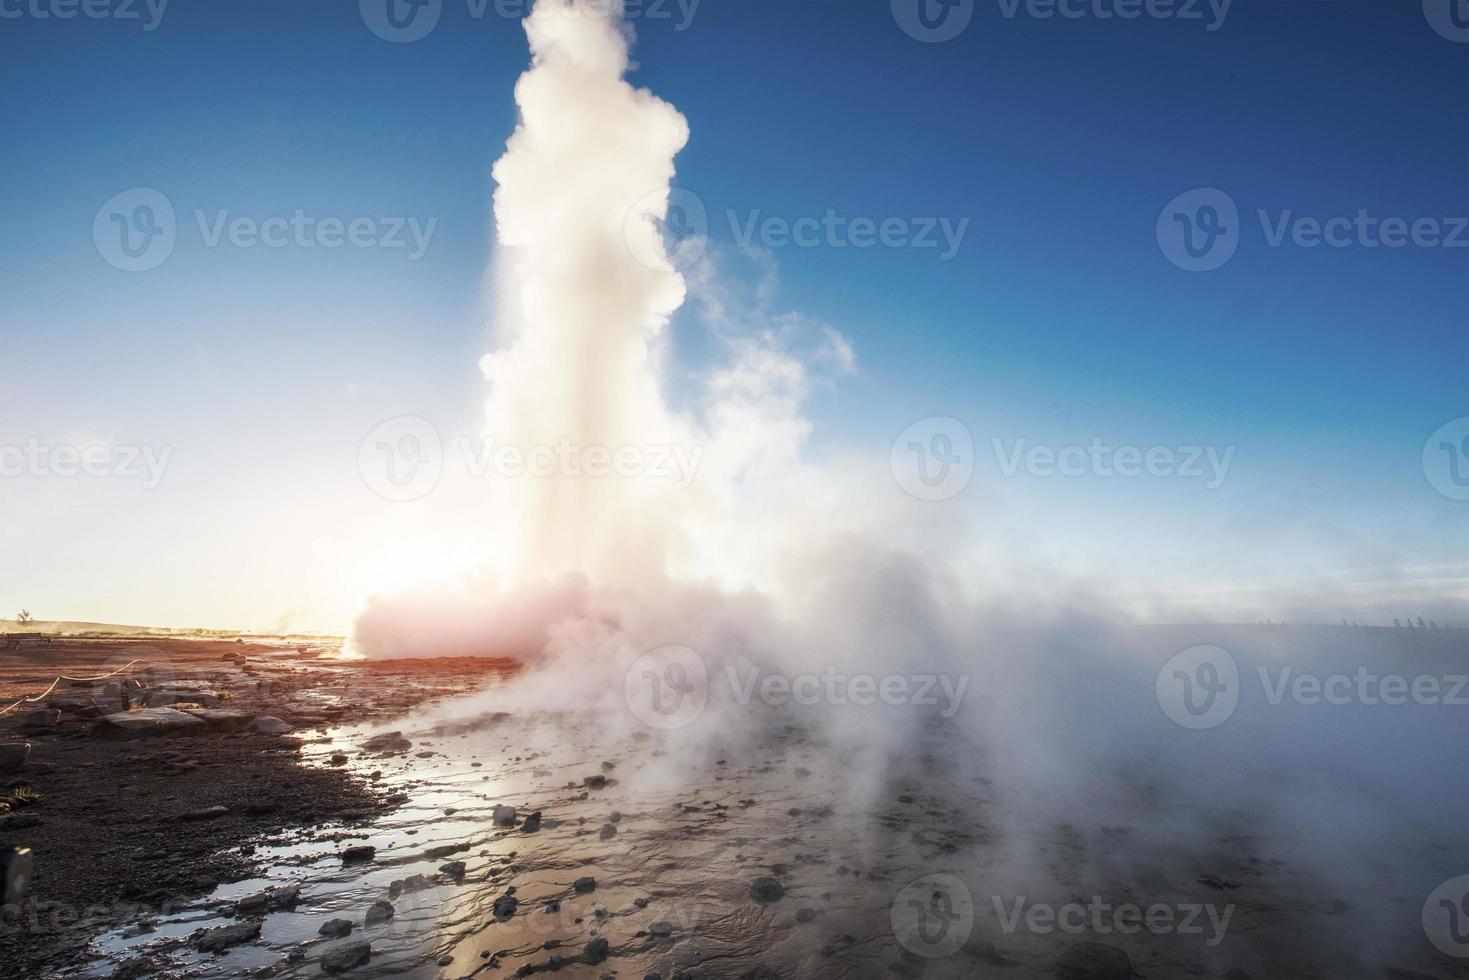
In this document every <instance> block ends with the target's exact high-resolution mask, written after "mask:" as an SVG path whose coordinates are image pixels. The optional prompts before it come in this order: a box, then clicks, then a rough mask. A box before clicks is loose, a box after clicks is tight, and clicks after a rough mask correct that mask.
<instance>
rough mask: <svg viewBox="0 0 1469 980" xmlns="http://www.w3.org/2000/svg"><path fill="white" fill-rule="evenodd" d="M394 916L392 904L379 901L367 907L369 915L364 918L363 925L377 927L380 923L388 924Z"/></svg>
mask: <svg viewBox="0 0 1469 980" xmlns="http://www.w3.org/2000/svg"><path fill="white" fill-rule="evenodd" d="M393 915H394V910H393V905H392V903H391V902H387V901H383V900H381V899H379V900H378V901H376V902H373V903H372V904H371V905H369V906H368V907H367V915H365V916H363V918H362V923H363V925H369V926H370V925H376V924H377V923H379V922H387V921H388V920H389V919H391V918H392V917H393Z"/></svg>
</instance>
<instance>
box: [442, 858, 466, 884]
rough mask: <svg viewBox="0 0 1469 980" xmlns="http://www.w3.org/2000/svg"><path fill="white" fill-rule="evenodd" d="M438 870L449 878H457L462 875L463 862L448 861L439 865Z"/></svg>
mask: <svg viewBox="0 0 1469 980" xmlns="http://www.w3.org/2000/svg"><path fill="white" fill-rule="evenodd" d="M439 870H440V871H442V872H443V873H444V874H446V875H448V876H449V877H450V878H454V879H456V880H457V879H459V878H463V877H464V862H463V861H450V862H449V863H448V864H441V865H439Z"/></svg>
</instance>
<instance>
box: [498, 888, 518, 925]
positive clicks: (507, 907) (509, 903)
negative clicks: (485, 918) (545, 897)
mask: <svg viewBox="0 0 1469 980" xmlns="http://www.w3.org/2000/svg"><path fill="white" fill-rule="evenodd" d="M519 907H520V901H519V900H518V899H517V898H516V897H515V896H514V895H512V894H510V892H508V891H507V892H506V893H505V894H503V895H501V896H500V897H499V898H497V899H495V917H496V918H499V919H508V918H510V917H511V916H512V915H514V914H515V910H516V909H517V908H519Z"/></svg>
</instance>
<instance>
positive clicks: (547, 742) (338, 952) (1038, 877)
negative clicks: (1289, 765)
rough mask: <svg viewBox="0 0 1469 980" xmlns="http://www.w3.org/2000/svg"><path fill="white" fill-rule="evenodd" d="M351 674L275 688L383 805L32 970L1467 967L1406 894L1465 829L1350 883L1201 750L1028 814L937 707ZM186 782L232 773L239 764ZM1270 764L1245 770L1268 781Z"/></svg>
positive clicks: (349, 776) (320, 820)
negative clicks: (837, 719)
mask: <svg viewBox="0 0 1469 980" xmlns="http://www.w3.org/2000/svg"><path fill="white" fill-rule="evenodd" d="M292 669H296V667H295V666H294V665H293V667H292ZM339 669H340V670H342V671H343V673H340V674H338V673H331V672H333V671H337V670H339ZM353 669H354V668H352V667H350V666H348V667H344V668H339V667H338V666H336V665H333V666H331V667H330V668H329V672H328V673H327V674H326V675H325V676H327V677H328V678H330V680H329V681H320V680H319V679H316V680H307V679H304V678H299V677H298V678H297V681H296V683H294V684H293V685H276V686H274V687H273V688H272V690H273V692H274V693H273V695H272V696H273V697H274V699H275V700H274V702H273V703H274V704H276V705H277V706H278V708H279V710H281V711H282V712H285V713H290V712H298V713H297V714H296V715H294V717H295V718H296V720H297V721H301V720H303V719H310V725H309V726H307V727H303V729H302V730H299V731H298V732H297V733H296V735H297V738H298V739H299V742H298V743H293V744H292V745H291V749H290V753H289V764H290V765H291V766H294V767H296V768H298V769H299V770H300V771H301V772H302V773H304V774H306V775H307V776H313V777H329V778H332V779H340V780H349V781H350V782H351V784H352V785H353V786H355V787H361V788H362V790H363V792H365V793H366V794H368V795H369V796H370V798H371V800H372V802H371V803H370V804H369V805H367V806H365V807H363V808H360V809H357V810H355V811H354V810H349V811H347V812H342V811H341V810H340V809H332V808H331V807H330V806H328V807H324V808H322V809H320V810H318V811H317V812H316V813H315V815H314V817H313V818H312V819H309V820H299V819H289V820H287V819H282V820H278V821H276V822H275V823H271V824H267V825H265V826H261V827H257V828H254V829H253V830H251V829H249V828H246V829H245V830H242V831H240V832H241V833H243V834H244V835H245V836H244V837H241V838H239V839H236V838H235V837H230V838H229V839H230V840H231V841H232V842H234V845H235V846H236V847H237V848H238V849H239V852H240V854H242V855H248V858H249V862H248V867H249V868H252V869H254V871H252V872H247V873H246V876H245V877H242V878H240V879H239V880H233V881H225V882H223V883H215V884H213V885H211V886H209V887H202V888H199V889H196V890H195V891H194V893H192V894H182V895H180V896H179V897H178V900H177V901H176V902H173V903H170V904H168V905H165V906H162V907H159V906H148V907H142V908H139V909H137V910H136V912H135V913H134V914H130V915H124V916H121V917H120V921H118V922H116V923H114V924H112V925H110V926H107V927H105V928H102V929H101V930H100V931H99V932H98V933H97V934H96V935H95V936H94V937H93V938H92V939H91V941H90V942H89V943H85V944H83V943H82V942H80V941H79V942H78V943H77V944H76V947H75V949H73V950H72V953H73V954H74V958H72V959H71V960H70V961H69V962H68V963H66V964H65V965H62V964H61V963H60V962H59V961H57V962H56V963H55V964H54V965H52V966H48V967H47V969H46V970H45V971H44V972H31V973H24V972H22V973H21V974H20V975H34V976H42V975H44V976H48V977H49V976H96V977H105V976H120V977H138V976H166V977H175V976H176V977H238V976H261V977H317V976H322V975H323V974H324V973H325V974H332V973H335V972H337V971H338V970H339V969H340V970H342V971H345V972H346V975H349V976H402V977H471V976H478V977H507V976H526V975H532V974H539V973H544V972H557V973H558V974H564V975H566V976H571V977H599V978H601V977H624V978H625V977H632V978H642V977H649V976H657V977H659V978H661V980H674V978H689V980H693V978H724V977H742V978H757V980H758V978H770V977H785V978H792V980H794V978H806V977H813V978H862V977H888V976H896V977H919V976H922V977H929V978H949V977H953V978H961V977H962V978H969V977H996V978H1043V977H1046V978H1049V977H1061V978H1063V980H1108V978H1113V977H1115V978H1117V980H1124V978H1127V977H1131V976H1146V977H1153V978H1158V977H1164V978H1166V977H1222V978H1228V980H1246V978H1251V977H1253V978H1258V980H1269V978H1275V980H1286V978H1305V977H1320V978H1332V980H1355V978H1358V977H1360V978H1368V977H1371V978H1379V977H1382V978H1389V980H1453V978H1464V977H1466V976H1469V961H1466V960H1462V959H1454V958H1450V957H1448V956H1444V955H1441V954H1439V953H1437V952H1435V951H1434V950H1433V949H1432V948H1431V947H1430V946H1429V945H1428V943H1427V942H1426V941H1425V938H1424V934H1423V931H1422V927H1421V925H1420V923H1419V916H1420V909H1421V907H1422V903H1423V897H1424V893H1423V892H1421V891H1414V890H1413V889H1402V888H1400V887H1399V886H1400V883H1401V881H1402V879H1403V875H1402V874H1401V871H1402V869H1403V868H1404V867H1406V866H1421V867H1422V868H1423V870H1424V875H1425V876H1426V878H1425V879H1424V880H1432V881H1437V880H1439V879H1440V878H1443V877H1445V876H1447V875H1448V874H1449V873H1452V872H1453V871H1454V869H1455V868H1457V867H1458V866H1459V864H1460V855H1458V854H1457V853H1456V852H1454V851H1453V849H1452V846H1453V842H1448V843H1447V844H1446V843H1444V842H1434V841H1428V840H1421V839H1417V838H1414V837H1412V836H1410V835H1406V834H1405V835H1403V836H1402V838H1401V839H1400V840H1398V841H1396V842H1395V843H1394V844H1393V845H1392V846H1391V847H1389V848H1385V849H1382V850H1380V851H1374V852H1373V853H1371V854H1367V855H1365V858H1366V859H1367V860H1366V861H1365V866H1367V867H1369V868H1370V867H1372V866H1374V862H1375V863H1376V865H1380V866H1381V867H1382V868H1383V869H1384V873H1383V874H1382V876H1381V877H1380V878H1376V879H1371V878H1369V879H1366V880H1359V881H1358V882H1357V883H1356V884H1357V887H1344V885H1343V883H1342V878H1341V877H1340V875H1335V874H1333V873H1332V872H1333V871H1336V870H1339V869H1334V868H1330V867H1325V866H1323V859H1321V858H1320V857H1319V852H1317V851H1315V850H1314V849H1313V847H1312V846H1311V844H1312V842H1311V841H1310V840H1308V839H1307V838H1306V837H1304V836H1302V837H1296V838H1291V837H1286V836H1282V832H1281V830H1280V829H1279V825H1278V824H1270V825H1268V826H1267V824H1266V823H1265V822H1263V821H1262V820H1261V819H1259V815H1258V814H1256V813H1253V812H1251V810H1250V809H1248V808H1247V807H1243V806H1241V805H1240V804H1241V800H1240V799H1239V798H1230V797H1226V796H1224V795H1211V771H1210V769H1209V768H1208V767H1207V766H1200V767H1199V768H1198V770H1197V771H1190V772H1188V773H1186V774H1185V776H1184V777H1183V778H1184V779H1186V780H1188V781H1191V784H1192V785H1191V786H1190V787H1189V788H1187V791H1185V790H1184V789H1180V788H1178V787H1174V788H1172V789H1170V788H1168V787H1163V786H1158V785H1153V784H1147V783H1137V782H1134V781H1132V779H1131V778H1130V777H1129V775H1128V774H1127V773H1125V772H1120V771H1119V772H1118V773H1115V774H1113V773H1100V772H1099V773H1097V774H1096V775H1097V777H1098V778H1097V779H1096V780H1095V781H1094V782H1093V783H1092V786H1093V787H1094V788H1093V789H1090V790H1088V791H1086V792H1084V793H1077V794H1076V795H1074V796H1073V797H1071V798H1069V799H1068V800H1067V801H1066V804H1065V808H1064V810H1063V811H1062V812H1061V813H1059V814H1058V813H1054V812H1053V813H1050V814H1049V815H1048V816H1047V818H1046V819H1044V820H1039V819H1037V818H1036V816H1035V814H1034V813H1033V812H1032V811H1030V810H1029V809H1027V807H1026V805H1025V803H1024V801H1023V800H1021V799H1019V798H1018V796H1017V794H1016V792H1015V791H1013V790H1012V791H1009V792H1007V791H1006V790H1004V789H1002V788H1001V785H1002V784H1001V781H1000V780H999V779H998V778H996V774H997V773H998V772H999V771H1002V770H1006V769H1009V770H1011V771H1013V766H1009V767H1007V766H1005V765H1002V764H1001V763H1002V762H1004V761H1005V760H1003V759H1001V758H999V757H997V756H996V754H995V753H994V752H993V751H991V750H987V749H986V748H985V746H983V745H981V744H979V742H978V741H977V740H975V738H974V737H973V736H972V735H966V734H965V729H964V728H963V726H961V725H960V724H959V723H958V722H956V721H955V720H953V719H944V718H942V717H939V716H937V715H935V716H933V717H930V718H928V719H926V721H925V722H924V724H923V725H922V726H920V734H919V735H918V736H917V738H916V740H912V741H910V740H904V741H903V743H902V748H901V751H898V752H896V753H895V754H890V755H886V756H877V755H874V754H873V753H874V749H873V745H874V743H873V742H872V741H870V740H864V739H856V740H852V739H848V740H846V741H839V740H837V737H836V735H835V732H836V731H837V729H832V728H831V727H829V726H825V725H819V724H814V723H811V721H810V719H809V718H804V717H802V716H801V714H800V713H799V712H796V713H792V712H788V711H774V710H767V709H764V708H759V707H754V708H750V709H748V710H749V711H750V712H751V713H752V715H751V717H750V718H747V719H746V721H745V722H744V723H742V726H741V730H742V733H743V734H742V737H740V738H739V739H734V738H729V739H718V738H716V739H714V740H713V741H695V740H691V739H689V738H686V737H685V736H684V734H683V733H680V732H678V731H673V732H663V731H658V730H645V729H642V728H640V727H638V726H636V725H633V726H628V725H625V724H613V723H611V720H610V719H609V718H608V717H606V716H599V715H597V714H592V713H588V712H577V711H569V710H568V711H547V710H544V709H533V708H530V707H527V706H524V705H523V703H522V702H521V700H520V699H519V698H518V696H517V693H516V689H515V681H514V679H513V678H512V677H510V676H509V675H508V674H506V673H504V672H499V673H495V672H491V674H490V676H491V677H492V678H494V679H492V680H491V681H489V685H490V686H489V688H488V689H487V690H485V691H481V692H479V693H476V694H474V695H471V696H466V697H462V698H450V699H448V700H441V701H439V703H437V704H436V705H435V706H433V707H431V708H421V709H419V710H415V711H413V712H411V713H409V714H407V715H402V714H400V712H401V710H402V708H403V707H405V706H407V705H411V704H413V703H416V702H421V701H423V700H424V696H423V695H424V691H425V690H429V691H433V692H437V693H438V694H443V693H444V692H445V691H451V690H452V689H453V688H454V687H455V685H456V684H458V685H466V686H468V687H477V686H479V684H482V683H485V678H484V676H480V677H479V678H478V679H477V680H476V681H475V683H474V684H472V685H470V684H467V678H468V677H469V675H468V674H464V675H462V676H460V675H456V674H454V672H453V671H452V670H449V671H448V673H445V672H444V668H442V667H441V668H437V669H435V668H433V667H427V666H420V665H413V666H402V665H400V666H397V667H394V666H391V665H371V666H370V667H367V668H363V670H364V671H365V674H366V675H368V676H372V677H375V678H376V679H375V680H373V681H371V682H370V683H369V684H368V685H367V686H366V687H364V686H363V685H362V683H361V682H360V681H359V680H353V679H352V674H351V672H352V671H353ZM374 671H376V672H377V673H373V672H374ZM308 673H309V671H308ZM450 676H454V677H457V678H458V679H457V680H453V681H450V680H446V679H445V678H446V677H450ZM385 678H391V679H385ZM369 688H370V689H371V690H372V691H373V692H374V694H373V695H372V696H371V697H369V696H368V695H367V694H366V693H365V691H366V690H367V689H369ZM464 689H466V688H465V687H460V690H464ZM354 692H355V693H354ZM429 700H432V698H430V699H429ZM542 703H544V702H542ZM344 707H346V708H347V709H348V710H346V711H343V710H341V709H343V708H344ZM374 713H376V716H375V718H374V720H371V721H367V722H363V721H361V720H360V719H361V718H362V716H363V715H373V714H374ZM1435 717H1438V716H1435ZM332 718H337V719H340V722H338V723H333V722H332V720H331V719H332ZM348 718H351V719H352V722H351V723H346V722H347V719H348ZM189 741H190V740H188V739H156V740H148V741H145V742H142V743H125V744H128V745H131V746H133V748H131V749H130V750H129V751H132V752H135V753H147V754H150V755H154V756H158V755H159V754H160V753H162V754H164V755H167V754H171V753H176V752H178V751H180V750H181V748H182V747H183V746H185V745H186V744H188V742H189ZM196 744H197V743H196ZM234 744H240V745H247V746H249V747H250V748H251V750H252V751H258V752H262V753H265V752H269V751H273V750H272V749H271V745H272V744H273V742H272V740H269V739H260V738H256V737H250V736H239V737H237V738H236V739H235V740H234ZM185 751H187V750H185ZM155 761H156V760H155ZM217 761H218V760H217ZM1246 768H1247V767H1246ZM1041 775H1042V774H1041V773H1040V772H1039V771H1037V777H1038V778H1040V777H1041ZM187 778H194V777H187ZM199 778H200V779H201V781H203V782H204V783H205V785H207V781H209V780H214V781H217V782H219V783H229V782H231V781H238V775H237V774H234V773H231V772H230V771H228V763H227V761H226V762H225V764H224V765H223V767H221V766H219V765H216V766H215V767H214V768H213V769H212V770H211V771H209V772H207V773H204V774H201V776H200V777H199ZM1275 778H1278V777H1277V776H1273V775H1272V774H1271V773H1270V772H1268V771H1266V770H1265V769H1262V770H1261V771H1260V772H1259V773H1254V772H1252V771H1245V772H1239V773H1232V774H1231V775H1230V780H1229V784H1230V785H1231V786H1232V787H1233V790H1232V791H1233V792H1235V793H1238V791H1239V787H1240V786H1242V785H1246V784H1247V781H1248V780H1251V779H1254V780H1256V781H1258V782H1259V783H1260V785H1261V788H1262V790H1263V791H1266V792H1267V793H1268V791H1269V790H1270V786H1269V783H1270V780H1271V779H1275ZM255 795H256V796H260V795H261V789H260V788H257V791H256V793H255ZM1262 798H1263V797H1262ZM160 805H161V803H160ZM509 808H513V810H514V812H513V813H512V812H511V811H510V809H509ZM41 812H44V811H41ZM1344 816H1348V815H1345V814H1339V813H1331V812H1323V813H1322V814H1321V815H1320V817H1319V819H1320V820H1321V821H1322V824H1321V826H1322V828H1323V829H1325V828H1326V827H1327V825H1328V824H1329V823H1330V822H1331V821H1333V820H1335V819H1339V818H1341V817H1344ZM1159 827H1172V828H1177V832H1175V833H1171V834H1168V835H1160V834H1158V833H1156V829H1157V828H1159ZM242 841H248V842H246V843H242ZM194 843H197V841H196V842H194ZM194 843H191V844H190V845H189V846H190V847H191V848H193V851H192V852H197V848H195V847H194ZM362 848H371V851H370V853H369V852H363V851H360V850H357V851H354V849H362ZM1307 855H1317V856H1314V857H1308V856H1307ZM1389 870H1392V871H1394V872H1395V873H1392V874H1389V873H1387V872H1388V871H1389ZM146 873H147V872H140V874H146ZM205 884H206V885H207V884H208V883H207V882H206V883H205ZM114 911H116V909H114ZM329 923H334V926H333V925H328V924H329ZM324 927H325V929H326V931H327V934H323V929H324ZM22 938H24V937H22ZM7 975H10V973H9V971H7Z"/></svg>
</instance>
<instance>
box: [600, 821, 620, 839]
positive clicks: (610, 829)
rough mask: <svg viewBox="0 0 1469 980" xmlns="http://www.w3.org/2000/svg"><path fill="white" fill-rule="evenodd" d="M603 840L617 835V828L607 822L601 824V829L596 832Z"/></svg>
mask: <svg viewBox="0 0 1469 980" xmlns="http://www.w3.org/2000/svg"><path fill="white" fill-rule="evenodd" d="M597 836H598V837H600V838H602V839H603V840H611V839H612V838H614V837H616V836H617V828H616V827H614V826H612V825H611V824H610V823H609V824H603V825H602V830H601V831H600V832H599V833H598V834H597Z"/></svg>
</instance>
